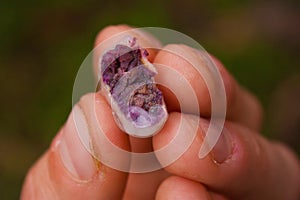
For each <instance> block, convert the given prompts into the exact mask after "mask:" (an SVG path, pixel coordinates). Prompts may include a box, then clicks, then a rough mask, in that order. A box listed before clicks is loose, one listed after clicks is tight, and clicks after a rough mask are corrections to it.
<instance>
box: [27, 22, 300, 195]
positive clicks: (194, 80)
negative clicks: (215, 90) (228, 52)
mask: <svg viewBox="0 0 300 200" xmlns="http://www.w3.org/2000/svg"><path fill="white" fill-rule="evenodd" d="M129 29H131V28H130V27H128V26H126V25H118V26H109V27H107V28H105V29H103V30H102V31H101V32H100V33H99V35H98V37H97V39H96V45H97V44H99V43H101V42H102V41H104V40H105V39H107V38H108V37H111V36H112V35H114V34H117V33H119V32H122V31H125V30H129ZM139 37H142V39H143V40H144V42H145V43H147V42H150V43H151V42H157V41H154V40H156V39H155V38H151V37H149V36H144V35H140V36H139ZM141 46H143V44H141ZM164 50H171V51H173V52H181V51H184V52H185V53H186V54H189V55H193V56H194V57H195V59H198V58H197V53H195V52H196V50H194V49H191V48H190V47H187V46H184V45H177V44H171V45H168V46H166V47H163V49H162V50H161V51H159V52H158V51H153V50H152V51H150V60H151V61H154V62H155V63H160V64H163V65H167V66H169V67H171V68H173V69H174V70H177V71H178V72H179V73H180V74H181V75H182V76H184V77H185V78H187V80H188V81H189V83H190V84H191V85H192V86H193V88H194V90H195V91H196V94H197V97H198V98H199V99H201V101H200V103H199V106H200V110H201V118H207V117H209V116H210V110H209V109H208V108H209V107H210V101H209V95H208V91H207V88H206V87H205V84H204V82H203V80H202V79H201V77H198V76H197V75H194V74H195V73H194V69H193V68H192V67H191V66H190V65H189V63H187V62H186V61H185V60H184V59H182V58H181V57H179V56H176V55H175V54H172V53H170V52H169V51H164ZM183 56H184V55H183ZM215 62H216V64H217V66H218V68H219V70H220V72H221V74H222V78H223V80H224V84H225V89H226V94H227V101H228V104H227V105H228V107H227V119H226V123H225V127H226V130H227V131H226V133H224V135H225V134H226V135H227V138H230V143H229V144H230V147H231V146H232V147H231V148H230V151H226V150H224V149H226V148H225V147H224V146H226V145H224V142H223V143H222V142H219V143H220V145H219V146H218V145H217V146H218V147H216V148H218V149H219V150H218V149H215V151H214V152H215V153H211V154H210V155H209V156H207V157H205V158H204V159H201V160H199V159H198V157H197V155H198V151H199V147H200V146H201V144H202V141H203V136H202V132H203V129H198V132H197V136H196V138H195V140H194V141H193V143H192V145H191V147H190V148H189V149H188V150H187V151H186V152H185V153H184V154H183V156H182V157H180V159H178V160H177V161H176V162H175V163H173V164H171V165H170V166H168V167H166V168H165V169H162V170H159V171H156V172H152V173H147V174H127V173H123V172H119V171H116V170H114V169H111V168H109V167H106V166H104V165H101V163H99V162H96V161H94V160H93V159H92V157H91V155H90V154H89V153H88V152H87V151H86V150H85V148H84V147H83V146H82V144H81V142H80V140H79V138H78V135H77V133H76V129H75V125H74V122H73V121H72V120H71V119H72V118H71V117H70V118H69V120H68V121H67V122H66V124H65V125H64V126H63V127H62V128H61V130H60V131H59V133H58V134H57V136H56V137H55V138H54V140H53V142H52V144H51V146H50V148H49V149H48V150H47V151H46V152H45V153H44V155H43V156H42V157H41V158H40V159H39V160H38V161H37V162H36V163H35V164H34V165H33V166H32V168H31V169H30V170H29V172H28V174H27V177H26V179H25V182H24V185H23V189H22V193H21V199H25V200H26V199H133V200H134V199H213V200H224V199H242V200H243V199H247V200H248V199H250V200H251V199H273V200H276V199H286V200H297V199H299V198H300V194H299V192H300V165H299V159H298V158H297V157H296V156H295V154H294V153H293V152H292V151H291V150H290V149H289V148H288V147H286V146H285V145H283V144H281V143H280V142H274V141H270V140H267V139H265V138H264V137H263V136H261V135H260V134H259V131H260V127H261V124H262V109H261V106H260V104H259V102H258V101H257V100H256V98H255V97H254V96H253V95H251V94H250V93H249V92H247V91H246V90H245V89H243V88H242V87H241V86H239V85H238V83H237V82H236V81H235V80H234V78H233V77H232V76H231V75H230V74H229V73H228V72H227V70H226V69H225V67H224V66H223V65H222V64H221V63H220V62H219V61H218V60H217V59H215ZM95 69H96V68H95ZM95 71H96V70H95ZM160 76H162V77H163V76H167V74H160ZM169 84H172V83H169ZM182 89H183V90H184V88H182ZM162 91H163V92H164V94H165V102H166V104H167V106H168V108H169V112H170V114H169V118H168V120H167V122H166V125H165V126H164V128H163V129H162V130H161V132H160V133H158V134H157V135H156V136H155V137H154V138H149V139H136V138H132V137H128V136H127V135H126V134H124V133H122V132H121V131H120V130H119V129H118V128H117V126H116V124H115V122H114V120H113V118H112V115H111V109H110V107H109V104H108V103H107V102H106V100H105V99H104V98H103V97H102V96H101V95H100V94H88V95H86V96H85V97H84V98H83V99H82V100H81V101H80V102H79V104H86V103H87V102H89V101H95V102H96V108H95V109H96V110H99V112H97V117H98V123H99V124H100V126H101V127H103V130H104V132H105V134H106V135H107V136H108V137H109V139H110V140H111V141H113V142H114V143H115V144H116V145H118V146H119V147H121V148H123V149H126V150H130V149H131V151H134V152H149V151H153V149H154V150H155V149H159V148H161V147H163V146H164V145H166V144H167V143H168V141H170V140H171V139H172V137H174V135H175V134H176V131H177V129H178V124H179V121H180V119H181V117H183V118H185V119H187V120H186V121H187V122H188V123H186V124H183V126H184V127H186V131H188V130H189V128H190V126H193V124H192V123H189V121H191V122H192V121H193V120H194V119H195V117H198V116H196V115H193V110H194V109H193V107H195V106H198V105H191V104H186V105H182V109H181V112H180V108H179V105H178V102H177V100H176V98H175V97H174V95H172V94H171V93H170V92H168V91H167V90H166V89H162ZM88 100H89V101H88ZM85 106H89V105H85ZM81 107H84V106H82V105H81ZM83 111H84V109H83ZM100 111H101V112H100ZM186 113H189V114H186ZM70 116H72V114H71V115H70ZM202 121H203V122H200V126H201V127H202V126H203V124H202V125H201V123H204V124H205V123H207V121H204V120H202ZM88 123H89V122H88ZM204 126H205V125H204ZM222 134H223V133H222ZM63 144H66V145H63ZM178 145H180V144H178ZM62 149H64V150H62ZM65 149H67V150H65ZM171 151H172V150H170V152H167V153H166V155H159V156H158V160H159V161H160V162H163V161H164V159H166V158H167V157H168V154H172V152H171ZM62 152H63V153H62ZM66 152H67V153H66ZM99 153H100V154H101V152H99ZM66 154H68V156H66ZM68 159H69V160H70V159H71V163H73V164H71V165H72V166H73V167H70V164H65V163H70V162H66V161H65V160H68ZM220 159H221V160H222V162H221V163H218V162H216V161H217V160H220ZM82 163H84V164H82ZM68 166H69V167H68Z"/></svg>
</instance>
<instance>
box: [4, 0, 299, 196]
mask: <svg viewBox="0 0 300 200" xmlns="http://www.w3.org/2000/svg"><path fill="white" fill-rule="evenodd" d="M299 22H300V3H299V1H291V0H287V1H267V2H264V1H237V0H227V1H224V0H223V1H215V0H211V1H199V2H198V1H189V0H185V1H180V0H175V1H156V0H152V1H151V2H150V1H138V0H134V1H130V0H128V1H113V2H110V1H96V0H86V1H79V0H73V1H60V0H53V1H34V0H28V1H12V0H10V1H9V0H4V1H1V3H0V25H1V26H0V90H1V98H0V106H1V115H0V134H1V135H0V199H18V197H19V194H20V190H21V185H22V181H23V179H24V176H25V174H26V172H27V170H28V168H29V167H30V166H31V165H32V163H33V162H34V161H35V160H36V159H37V158H38V157H39V156H40V155H41V154H42V153H43V152H44V151H45V150H46V149H47V147H48V146H49V144H50V142H51V139H52V138H53V137H54V135H55V133H56V131H57V130H58V129H59V127H60V126H61V125H62V124H63V123H64V121H65V120H66V117H67V116H68V113H69V112H70V110H71V107H72V103H71V100H72V99H71V98H72V86H73V82H74V79H75V76H76V72H77V70H78V68H79V66H80V64H81V63H82V61H83V59H84V58H85V56H86V55H87V54H88V53H89V52H90V51H91V50H92V48H93V42H94V38H95V36H96V35H97V32H98V31H99V30H100V29H102V28H103V27H105V26H106V25H110V24H119V23H126V24H130V25H134V26H138V27H145V26H159V27H166V28H171V29H175V30H178V31H181V32H183V33H185V34H187V35H189V36H191V37H193V38H194V39H196V40H197V41H199V43H200V44H202V45H203V46H204V48H206V49H207V50H208V51H209V52H211V53H212V54H214V55H216V56H217V57H218V58H220V60H221V61H222V62H223V63H224V64H225V65H226V66H227V68H228V69H229V71H230V72H231V73H232V74H233V75H234V76H235V77H236V79H237V80H238V81H239V82H240V83H241V84H242V85H244V86H245V87H246V88H248V89H249V90H251V91H252V92H253V93H254V94H256V96H257V97H258V98H259V99H260V100H261V101H262V103H263V106H264V108H265V111H266V116H265V125H264V129H263V134H265V135H266V136H267V137H270V138H277V139H281V140H283V141H285V142H287V143H288V144H289V145H290V146H291V147H292V148H294V149H295V150H297V151H298V153H299V144H300V142H299V138H300V135H299V133H300V108H299V102H300V84H299V83H300V68H299V64H300V61H299V58H300V24H299Z"/></svg>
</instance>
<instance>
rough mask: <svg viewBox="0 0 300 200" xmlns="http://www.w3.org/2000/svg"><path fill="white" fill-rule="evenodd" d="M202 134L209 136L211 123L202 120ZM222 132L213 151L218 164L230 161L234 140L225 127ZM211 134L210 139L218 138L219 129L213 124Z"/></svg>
mask: <svg viewBox="0 0 300 200" xmlns="http://www.w3.org/2000/svg"><path fill="white" fill-rule="evenodd" d="M200 125H201V128H202V133H203V135H204V137H205V136H206V134H207V130H208V127H209V125H210V122H209V121H207V120H202V119H201V122H200ZM221 130H222V132H221V134H220V136H219V138H218V141H217V142H216V144H215V146H214V147H213V149H212V152H211V154H212V157H213V159H214V161H215V162H216V163H219V164H221V163H223V162H225V161H226V160H228V159H229V158H230V157H231V155H232V146H233V145H232V138H231V136H230V133H229V131H228V130H227V129H226V128H225V127H223V128H221ZM210 131H211V132H210V133H209V134H211V135H210V137H216V135H218V131H219V129H217V127H216V125H214V124H211V130H210Z"/></svg>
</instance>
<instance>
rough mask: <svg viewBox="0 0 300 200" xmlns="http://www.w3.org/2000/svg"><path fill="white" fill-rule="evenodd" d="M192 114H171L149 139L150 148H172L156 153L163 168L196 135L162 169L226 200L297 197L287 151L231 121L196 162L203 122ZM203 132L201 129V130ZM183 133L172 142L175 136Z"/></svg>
mask: <svg viewBox="0 0 300 200" xmlns="http://www.w3.org/2000/svg"><path fill="white" fill-rule="evenodd" d="M195 118H197V117H196V116H193V115H187V114H180V113H172V114H170V116H169V119H168V121H167V123H166V125H165V127H164V129H163V130H162V131H161V132H160V133H159V134H157V135H155V137H154V138H153V145H154V149H155V150H156V151H158V150H159V149H161V148H163V147H165V146H166V145H167V144H169V142H170V141H172V142H174V141H175V144H173V146H174V147H175V148H173V149H170V148H169V149H168V150H167V151H164V152H163V153H160V154H157V158H158V160H159V161H160V162H161V163H162V164H164V163H166V160H168V159H169V158H170V156H172V155H173V154H174V152H177V150H178V148H179V147H182V146H184V145H185V144H186V143H187V142H188V141H186V140H187V138H190V137H189V135H190V134H191V130H197V135H196V137H195V139H194V140H193V141H192V144H191V146H190V147H189V148H188V150H187V151H185V152H184V153H183V155H182V156H181V157H180V158H179V159H178V160H176V161H175V162H174V163H172V164H171V165H169V166H167V167H166V168H165V169H166V170H167V171H169V172H170V173H172V174H176V175H178V176H182V177H185V178H188V179H191V180H194V181H197V182H201V183H203V184H205V185H207V186H208V188H209V189H210V190H212V191H215V192H217V193H220V194H224V195H226V196H228V197H229V198H233V199H243V198H245V197H244V196H245V195H247V197H248V198H249V199H297V197H299V187H300V167H299V161H298V160H297V158H296V157H295V156H294V155H293V153H291V152H290V151H289V150H287V148H285V147H283V146H282V145H277V144H274V143H271V142H269V141H267V140H266V139H264V138H263V137H262V136H260V135H259V134H257V133H255V132H253V131H251V130H250V129H248V128H246V127H244V126H240V125H238V124H236V123H232V122H226V124H225V128H224V130H223V132H222V134H221V136H220V138H219V140H218V142H217V144H216V146H215V147H214V149H213V151H212V152H211V153H210V155H209V156H207V157H205V158H203V159H199V158H198V153H199V149H200V146H201V145H202V141H203V137H204V134H205V131H206V130H207V127H208V123H209V122H208V121H205V120H204V119H201V121H200V126H201V127H200V128H199V127H198V124H195V123H192V122H194V121H195V120H197V119H195ZM202 130H203V131H202ZM181 134H183V135H185V137H181V138H180V140H179V139H175V136H176V135H181Z"/></svg>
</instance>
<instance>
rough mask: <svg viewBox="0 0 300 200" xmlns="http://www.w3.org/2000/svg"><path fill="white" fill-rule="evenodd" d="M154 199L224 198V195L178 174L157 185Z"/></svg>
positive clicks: (217, 199) (211, 199)
mask: <svg viewBox="0 0 300 200" xmlns="http://www.w3.org/2000/svg"><path fill="white" fill-rule="evenodd" d="M156 199H157V200H160V199H163V200H167V199H172V200H173V199H175V200H176V199H194V200H196V199H199V200H205V199H207V200H226V198H225V197H224V196H222V195H220V194H216V193H214V192H211V191H208V190H207V188H206V187H205V186H204V185H203V184H201V183H198V182H195V181H191V180H189V179H185V178H182V177H179V176H171V177H169V178H168V179H166V180H165V181H164V182H163V183H162V184H161V185H160V186H159V189H158V191H157V194H156Z"/></svg>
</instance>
